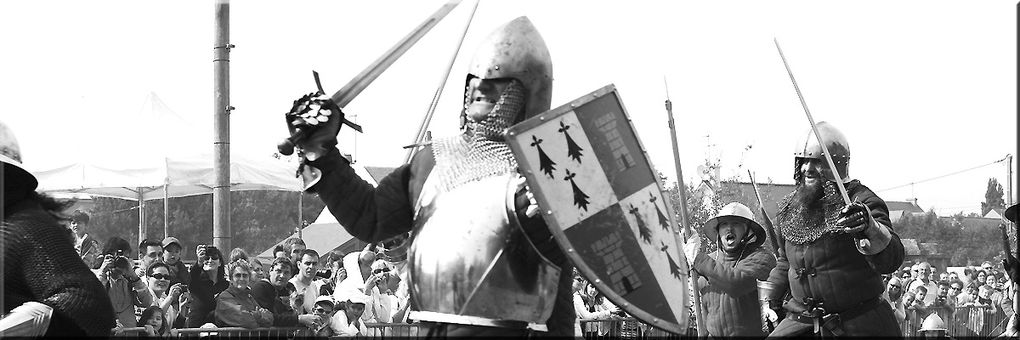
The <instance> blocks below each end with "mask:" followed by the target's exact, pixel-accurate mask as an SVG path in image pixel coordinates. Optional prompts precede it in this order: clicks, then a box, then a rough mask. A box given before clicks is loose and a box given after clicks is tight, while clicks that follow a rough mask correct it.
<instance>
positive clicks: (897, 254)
mask: <svg viewBox="0 0 1020 340" xmlns="http://www.w3.org/2000/svg"><path fill="white" fill-rule="evenodd" d="M846 189H847V193H848V194H849V196H850V200H851V201H856V202H862V203H864V204H865V205H867V206H868V208H869V209H870V210H871V216H872V217H873V218H874V219H875V221H876V222H878V223H880V224H882V225H884V226H886V227H889V228H890V232H891V233H892V240H891V241H890V242H889V245H888V246H887V247H886V248H885V249H884V250H882V251H881V252H879V253H878V254H875V255H871V256H866V255H863V254H861V253H860V252H858V251H857V248H856V247H855V240H854V238H853V237H852V236H851V235H847V234H842V233H830V234H823V235H822V236H821V237H819V238H818V239H815V240H814V241H810V242H806V243H803V244H796V243H793V242H789V241H787V242H784V245H783V247H784V249H785V250H786V253H785V255H786V256H783V257H780V258H779V261H778V263H777V265H776V268H775V269H773V270H772V273H771V274H770V275H769V281H770V282H774V283H779V284H780V285H781V286H786V285H789V289H790V293H791V294H792V296H793V299H794V300H796V301H798V302H802V303H804V302H805V301H807V299H808V298H810V299H811V300H813V301H816V302H818V301H820V302H821V303H822V305H823V308H824V309H825V311H826V312H827V313H837V314H845V315H844V316H841V324H842V328H843V331H845V332H846V335H851V336H897V335H898V334H900V331H899V329H898V327H899V326H898V325H897V324H896V319H895V317H894V316H893V313H892V309H891V308H890V307H889V304H888V303H879V304H873V303H872V302H874V300H875V299H878V298H879V296H880V295H881V294H882V292H883V291H884V290H885V285H884V284H883V283H882V274H889V273H893V272H895V271H896V270H897V269H899V267H900V265H901V264H902V263H903V257H904V253H903V244H902V243H901V242H900V238H899V236H898V235H896V233H895V232H894V231H892V223H890V221H889V208H888V207H886V204H885V201H883V200H882V199H881V198H879V197H878V196H877V195H875V193H874V192H872V191H871V190H870V189H868V188H867V187H866V186H864V185H862V184H860V182H858V181H856V180H854V181H852V182H850V183H847V185H846ZM791 195H792V194H791ZM790 197H792V196H790ZM790 197H788V199H789V198H790ZM787 201H788V200H787ZM781 210H782V207H781ZM781 217H782V214H777V224H779V223H780V221H779V218H781ZM780 230H781V229H780ZM777 231H779V230H777ZM783 237H784V239H789V238H788V237H787V236H786V235H785V233H784V235H783ZM862 306H863V307H862ZM862 308H863V309H865V310H862ZM811 327H812V326H811V325H810V324H804V323H799V322H797V321H796V320H794V319H792V318H786V319H784V320H783V321H782V322H781V323H780V325H778V326H777V327H776V331H774V332H773V334H772V335H779V334H784V335H785V334H790V333H800V332H803V331H808V332H810V331H811Z"/></svg>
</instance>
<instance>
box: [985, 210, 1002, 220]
mask: <svg viewBox="0 0 1020 340" xmlns="http://www.w3.org/2000/svg"><path fill="white" fill-rule="evenodd" d="M1005 213H1006V209H1003V208H992V210H989V211H988V213H987V214H985V216H984V217H985V218H994V219H1001V218H1002V216H1005Z"/></svg>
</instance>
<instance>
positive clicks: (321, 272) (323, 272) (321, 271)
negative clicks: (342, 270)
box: [315, 269, 333, 279]
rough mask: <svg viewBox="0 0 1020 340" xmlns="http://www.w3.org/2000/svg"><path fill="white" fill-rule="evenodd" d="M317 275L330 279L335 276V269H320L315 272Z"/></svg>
mask: <svg viewBox="0 0 1020 340" xmlns="http://www.w3.org/2000/svg"><path fill="white" fill-rule="evenodd" d="M315 276H316V277H321V278H324V279H328V278H331V277H333V271H332V270H330V269H319V271H317V272H315Z"/></svg>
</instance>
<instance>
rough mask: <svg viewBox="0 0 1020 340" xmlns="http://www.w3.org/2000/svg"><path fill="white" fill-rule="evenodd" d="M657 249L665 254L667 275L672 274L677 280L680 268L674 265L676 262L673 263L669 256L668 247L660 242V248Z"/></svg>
mask: <svg viewBox="0 0 1020 340" xmlns="http://www.w3.org/2000/svg"><path fill="white" fill-rule="evenodd" d="M660 242H661V241H660ZM659 249H660V250H662V252H663V253H666V259H668V260H669V273H670V274H673V277H675V278H678V279H679V278H680V266H678V265H676V261H673V257H672V256H669V250H668V249H669V245H667V244H666V242H662V248H659Z"/></svg>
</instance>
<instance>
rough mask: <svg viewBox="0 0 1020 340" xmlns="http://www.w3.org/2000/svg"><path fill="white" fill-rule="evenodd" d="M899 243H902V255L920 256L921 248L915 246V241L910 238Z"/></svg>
mask: <svg viewBox="0 0 1020 340" xmlns="http://www.w3.org/2000/svg"><path fill="white" fill-rule="evenodd" d="M900 243H903V255H906V256H911V255H914V256H920V255H921V248H920V247H918V246H917V240H915V239H912V238H904V239H900Z"/></svg>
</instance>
